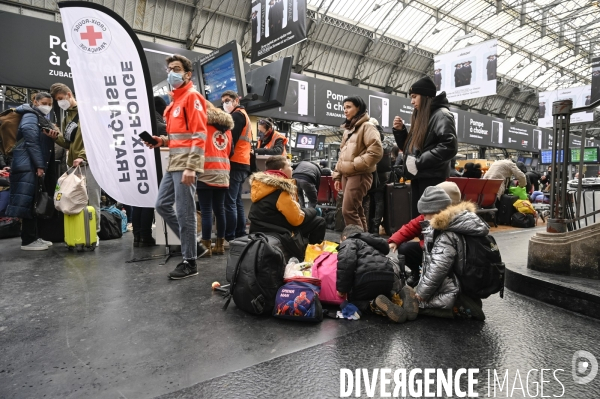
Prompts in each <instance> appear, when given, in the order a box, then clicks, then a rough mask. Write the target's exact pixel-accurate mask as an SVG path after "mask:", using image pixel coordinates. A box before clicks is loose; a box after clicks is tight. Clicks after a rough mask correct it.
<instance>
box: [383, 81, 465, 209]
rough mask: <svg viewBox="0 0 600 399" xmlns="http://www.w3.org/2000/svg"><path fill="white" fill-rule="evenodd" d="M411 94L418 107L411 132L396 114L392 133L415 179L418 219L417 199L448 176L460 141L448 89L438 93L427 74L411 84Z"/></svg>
mask: <svg viewBox="0 0 600 399" xmlns="http://www.w3.org/2000/svg"><path fill="white" fill-rule="evenodd" d="M409 93H410V98H411V101H410V102H411V104H412V105H413V107H414V111H413V114H412V118H411V125H410V131H408V130H407V129H406V126H405V125H404V121H403V120H402V118H401V117H399V116H396V117H395V118H394V126H393V129H392V132H393V133H394V138H395V139H396V143H397V144H398V147H399V148H401V149H403V151H404V155H403V158H404V177H405V178H406V179H407V180H410V181H411V197H412V217H413V218H414V217H416V216H417V215H419V211H418V209H417V202H419V199H420V198H421V195H423V192H424V191H425V189H426V188H427V187H429V186H435V185H437V184H439V183H441V182H443V181H444V180H446V179H447V178H448V176H449V174H450V161H451V160H452V158H454V156H456V153H457V152H458V141H457V138H456V127H455V124H454V115H452V113H451V112H450V111H449V109H448V99H447V98H446V92H442V93H440V94H439V95H438V96H436V95H435V93H436V90H435V84H434V83H433V81H432V80H431V78H429V77H424V78H423V79H420V80H418V81H417V82H415V83H414V84H413V85H412V86H411V88H410V90H409Z"/></svg>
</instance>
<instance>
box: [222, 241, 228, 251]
mask: <svg viewBox="0 0 600 399" xmlns="http://www.w3.org/2000/svg"><path fill="white" fill-rule="evenodd" d="M223 248H225V249H229V241H227V240H225V243H224V244H223Z"/></svg>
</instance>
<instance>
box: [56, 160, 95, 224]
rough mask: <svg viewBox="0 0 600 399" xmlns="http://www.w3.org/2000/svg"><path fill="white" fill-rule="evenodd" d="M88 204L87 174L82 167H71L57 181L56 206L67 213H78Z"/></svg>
mask: <svg viewBox="0 0 600 399" xmlns="http://www.w3.org/2000/svg"><path fill="white" fill-rule="evenodd" d="M87 204H88V194H87V188H86V182H85V176H83V175H82V173H81V168H80V167H79V166H77V167H76V168H71V169H69V170H67V172H66V173H65V174H63V175H62V176H61V177H60V178H59V179H58V182H57V183H56V190H55V191H54V207H55V208H56V209H57V210H59V211H60V212H62V213H64V214H65V215H77V214H78V213H79V212H81V211H82V210H83V208H85V207H86V206H87Z"/></svg>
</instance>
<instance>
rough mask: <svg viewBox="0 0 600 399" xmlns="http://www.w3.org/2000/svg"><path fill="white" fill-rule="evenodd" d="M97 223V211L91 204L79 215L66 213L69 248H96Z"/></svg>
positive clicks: (81, 249) (66, 234) (79, 249)
mask: <svg viewBox="0 0 600 399" xmlns="http://www.w3.org/2000/svg"><path fill="white" fill-rule="evenodd" d="M96 223H97V220H96V211H95V210H94V207H91V206H86V207H85V208H83V210H82V211H81V212H79V213H78V214H77V215H65V242H66V243H67V247H68V248H69V250H72V249H73V248H75V249H76V250H77V251H78V252H82V251H83V250H84V249H86V248H87V249H91V250H92V251H93V250H94V249H96V243H97V242H98V237H97V236H96Z"/></svg>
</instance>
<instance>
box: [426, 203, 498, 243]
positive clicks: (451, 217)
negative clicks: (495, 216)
mask: <svg viewBox="0 0 600 399" xmlns="http://www.w3.org/2000/svg"><path fill="white" fill-rule="evenodd" d="M475 210H476V208H475V205H474V204H473V203H472V202H468V201H463V202H460V203H458V204H456V205H453V206H450V207H448V208H446V209H445V210H443V211H442V212H440V213H438V214H437V215H435V216H434V217H433V218H432V219H431V221H430V226H431V227H432V228H433V229H435V230H440V231H453V232H455V233H459V234H464V235H469V236H486V235H487V234H488V233H489V231H490V228H489V226H488V225H487V223H485V222H484V221H483V220H481V218H480V217H479V216H477V215H476V214H475Z"/></svg>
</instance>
